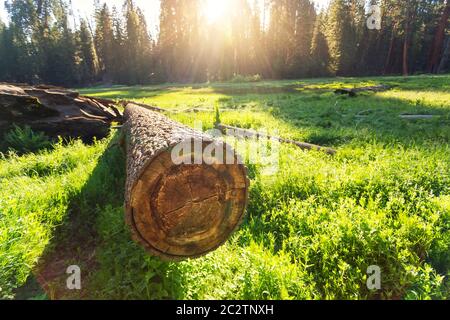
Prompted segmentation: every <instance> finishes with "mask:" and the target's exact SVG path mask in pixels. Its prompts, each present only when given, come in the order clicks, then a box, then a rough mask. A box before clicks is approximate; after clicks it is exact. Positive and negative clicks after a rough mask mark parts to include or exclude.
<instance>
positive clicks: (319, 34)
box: [311, 14, 330, 77]
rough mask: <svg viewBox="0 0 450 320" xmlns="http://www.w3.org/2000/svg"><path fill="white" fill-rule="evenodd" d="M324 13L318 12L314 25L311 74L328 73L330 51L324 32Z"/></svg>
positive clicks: (324, 74)
mask: <svg viewBox="0 0 450 320" xmlns="http://www.w3.org/2000/svg"><path fill="white" fill-rule="evenodd" d="M325 19H326V18H325V15H324V14H320V15H319V16H318V17H317V19H316V23H315V26H314V33H313V38H312V43H311V60H312V62H311V74H312V75H314V76H321V77H322V76H326V75H329V61H330V53H329V50H328V43H327V39H326V37H325V32H324V20H325Z"/></svg>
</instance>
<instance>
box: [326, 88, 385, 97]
mask: <svg viewBox="0 0 450 320" xmlns="http://www.w3.org/2000/svg"><path fill="white" fill-rule="evenodd" d="M390 89H392V87H390V86H387V85H379V86H371V87H361V88H342V89H337V90H336V91H334V93H335V94H347V95H349V96H350V97H356V96H357V95H358V93H360V92H367V91H371V92H383V91H388V90H390Z"/></svg>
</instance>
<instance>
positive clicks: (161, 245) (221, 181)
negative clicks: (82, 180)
mask: <svg viewBox="0 0 450 320" xmlns="http://www.w3.org/2000/svg"><path fill="white" fill-rule="evenodd" d="M124 119H125V121H126V122H125V124H124V127H123V130H124V133H125V136H124V137H125V144H126V149H127V183H126V196H125V209H126V221H127V224H128V225H129V226H130V228H131V231H132V235H133V238H134V240H135V241H137V242H138V243H140V244H141V245H143V247H144V248H145V249H146V250H147V251H148V252H149V253H151V254H153V255H156V256H159V257H161V258H163V259H165V260H170V261H177V260H181V259H185V258H195V257H199V256H202V255H204V254H206V253H208V252H211V251H213V250H215V249H217V248H218V247H219V246H220V245H222V244H223V243H224V242H225V241H226V240H227V239H228V238H229V236H230V235H231V234H232V232H233V231H234V230H235V229H236V228H237V227H238V226H239V225H240V223H241V222H242V220H243V217H244V212H245V208H246V204H247V199H248V188H249V181H248V179H247V173H246V168H245V166H244V165H242V164H239V163H240V161H239V158H238V156H237V155H236V154H235V153H234V152H233V150H231V148H229V147H228V146H227V145H226V144H224V143H221V142H217V141H214V140H212V139H211V138H210V137H208V136H206V135H204V134H202V133H200V132H197V131H194V130H193V129H190V128H188V127H185V126H183V125H181V124H179V123H177V122H174V121H172V120H170V119H168V118H166V117H165V116H163V115H162V114H160V113H158V112H154V111H151V110H148V109H146V108H143V107H141V106H137V105H135V104H132V103H130V104H128V105H127V106H126V109H125V114H124ZM224 160H226V161H224ZM230 160H231V161H230ZM224 163H229V164H224Z"/></svg>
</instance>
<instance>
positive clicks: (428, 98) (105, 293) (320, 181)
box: [0, 76, 450, 299]
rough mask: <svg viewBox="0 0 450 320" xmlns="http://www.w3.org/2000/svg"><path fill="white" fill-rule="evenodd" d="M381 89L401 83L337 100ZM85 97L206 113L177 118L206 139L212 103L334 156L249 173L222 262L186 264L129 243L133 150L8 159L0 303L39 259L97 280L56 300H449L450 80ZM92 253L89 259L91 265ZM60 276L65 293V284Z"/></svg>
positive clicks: (286, 161)
mask: <svg viewBox="0 0 450 320" xmlns="http://www.w3.org/2000/svg"><path fill="white" fill-rule="evenodd" d="M380 83H383V84H389V85H393V86H395V88H394V89H393V90H391V91H387V92H383V93H376V94H374V93H367V94H366V93H364V94H362V95H360V96H359V97H357V98H347V97H342V96H335V95H334V93H333V90H334V89H336V88H340V87H354V86H368V85H376V84H380ZM82 91H83V93H84V94H90V95H95V96H102V97H107V98H113V99H134V100H136V101H141V102H145V103H149V104H154V105H157V106H160V107H163V108H166V109H168V110H177V111H182V110H186V109H191V108H201V109H202V111H201V112H190V113H189V112H181V113H168V115H169V116H170V117H172V118H174V119H176V120H178V121H181V122H183V123H185V124H187V125H193V124H194V121H195V120H202V121H203V123H204V129H210V128H212V127H213V124H214V121H215V119H216V112H215V106H216V105H218V106H219V107H220V109H221V112H220V119H221V121H222V122H223V123H226V124H229V125H235V126H240V127H244V128H251V129H262V128H267V129H269V130H275V129H276V130H277V131H278V134H279V135H280V136H283V137H286V138H292V139H297V140H301V141H307V142H311V143H317V144H322V145H324V146H329V147H334V148H335V149H337V150H338V154H337V156H335V157H332V156H328V155H325V154H322V153H318V152H304V151H302V150H299V149H297V148H295V147H293V146H289V145H283V146H282V147H281V155H280V170H279V171H278V173H276V174H275V175H273V176H266V175H264V174H263V172H264V170H263V169H264V167H263V166H260V165H251V166H249V172H250V176H251V198H250V204H249V207H248V210H247V211H248V216H247V218H246V220H245V222H244V224H243V226H242V227H241V228H240V230H239V231H238V232H237V233H236V234H235V235H234V236H233V237H232V238H231V239H230V240H229V241H228V242H227V243H226V245H224V246H223V247H222V248H220V249H219V250H217V251H216V252H214V253H211V254H209V255H208V256H206V257H203V258H201V259H198V260H190V261H184V262H181V263H166V262H161V261H160V260H159V259H157V258H153V257H150V256H148V255H147V254H146V253H145V252H144V251H143V250H142V249H141V248H140V247H139V246H138V245H136V244H135V243H134V242H132V241H131V240H130V235H129V231H128V229H127V227H126V226H125V223H124V217H123V188H124V154H123V152H122V151H121V150H120V148H117V146H116V145H115V144H114V141H115V139H116V138H115V134H112V136H111V138H109V139H107V140H105V141H100V142H97V143H96V144H94V145H92V146H86V145H83V144H82V143H81V142H73V143H70V144H69V145H65V146H63V145H62V144H58V145H56V146H55V147H54V149H53V150H47V151H45V150H44V151H41V152H40V153H37V154H28V155H24V156H17V155H14V154H8V155H5V156H4V157H3V158H2V159H1V160H0V288H1V289H2V290H1V291H0V297H4V298H13V297H14V295H15V294H16V293H17V290H16V289H17V288H19V287H23V286H24V284H25V283H27V285H25V287H23V288H22V289H21V290H20V291H21V292H22V291H25V292H26V291H27V288H28V286H29V284H28V283H29V282H30V281H29V280H30V278H33V274H34V275H35V276H34V277H37V278H39V273H40V270H41V269H42V267H41V265H44V266H45V265H46V264H51V263H52V261H53V260H55V258H54V257H55V255H56V256H57V257H58V258H57V259H56V260H57V261H63V263H62V264H61V265H62V267H64V266H69V265H70V264H79V265H80V266H82V270H86V269H88V270H86V271H83V272H84V273H83V287H84V290H83V293H80V294H79V296H76V293H73V292H67V291H64V290H60V291H61V292H60V293H59V294H54V292H53V291H52V292H48V290H47V291H46V294H47V296H48V297H49V298H55V297H56V298H64V297H74V295H75V297H78V298H94V299H105V298H107V299H109V298H111V299H449V298H450V280H449V277H450V157H449V155H450V146H449V145H450V127H449V125H450V122H449V120H450V119H449V115H450V76H436V77H431V76H418V77H410V78H393V77H390V78H364V79H357V78H350V79H313V80H307V81H277V82H269V81H261V82H257V83H242V84H238V83H226V84H223V83H213V84H205V85H192V86H186V85H172V84H170V85H163V86H150V87H114V88H89V89H85V90H82ZM203 109H208V110H209V111H203ZM403 113H409V114H414V113H417V114H436V115H440V116H441V117H439V118H436V119H431V120H416V121H411V120H402V119H400V118H399V115H400V114H403ZM239 151H240V152H241V153H245V150H244V149H242V148H240V149H239ZM63 247H68V248H69V250H67V249H66V250H64V249H63ZM61 251H63V253H59V252H61ZM66 251H69V254H67V252H66ZM71 252H77V253H76V254H74V253H71ZM58 254H59V256H58ZM91 254H93V255H94V257H95V263H93V264H92V263H87V262H86V261H88V260H89V259H88V258H87V256H88V255H91ZM61 256H62V257H61ZM370 265H378V266H380V267H381V270H382V290H380V291H369V290H368V289H367V287H366V279H367V275H366V270H367V267H368V266H370ZM64 271H65V270H62V273H64ZM27 279H28V282H27ZM54 282H55V283H54V287H64V285H65V278H64V277H62V279H59V278H55V280H54ZM56 291H57V290H56ZM39 297H41V295H39Z"/></svg>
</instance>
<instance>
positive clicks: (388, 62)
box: [383, 30, 395, 74]
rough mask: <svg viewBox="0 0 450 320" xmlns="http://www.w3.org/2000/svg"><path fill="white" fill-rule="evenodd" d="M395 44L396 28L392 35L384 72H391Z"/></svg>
mask: <svg viewBox="0 0 450 320" xmlns="http://www.w3.org/2000/svg"><path fill="white" fill-rule="evenodd" d="M394 44H395V30H392V36H391V41H390V43H389V51H388V55H387V58H386V63H385V65H384V70H383V74H388V73H390V72H391V65H392V55H393V52H394Z"/></svg>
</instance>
